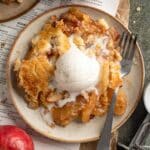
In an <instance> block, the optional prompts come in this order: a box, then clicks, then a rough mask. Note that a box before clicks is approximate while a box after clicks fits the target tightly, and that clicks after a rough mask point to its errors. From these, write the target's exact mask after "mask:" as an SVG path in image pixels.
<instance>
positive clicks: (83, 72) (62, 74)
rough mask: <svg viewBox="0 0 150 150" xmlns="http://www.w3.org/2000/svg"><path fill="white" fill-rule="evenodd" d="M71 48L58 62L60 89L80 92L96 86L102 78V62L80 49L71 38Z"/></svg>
mask: <svg viewBox="0 0 150 150" xmlns="http://www.w3.org/2000/svg"><path fill="white" fill-rule="evenodd" d="M70 45H71V46H70V49H69V51H68V52H66V53H65V54H64V55H62V56H60V57H59V58H58V60H57V62H56V70H55V79H54V81H55V84H56V87H57V88H58V89H60V90H67V91H69V92H80V91H82V90H86V89H88V88H89V87H94V86H95V85H96V84H97V83H98V81H99V79H100V74H99V73H100V63H99V62H98V61H97V60H96V58H90V57H88V56H86V55H85V54H84V53H83V52H82V51H80V50H79V49H78V48H77V46H76V45H75V44H74V43H73V42H72V40H70Z"/></svg>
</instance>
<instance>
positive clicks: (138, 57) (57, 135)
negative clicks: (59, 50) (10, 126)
mask: <svg viewBox="0 0 150 150" xmlns="http://www.w3.org/2000/svg"><path fill="white" fill-rule="evenodd" d="M70 7H71V6H65V7H59V8H54V9H51V10H49V11H48V12H46V13H44V14H42V15H41V16H39V17H37V18H36V19H35V20H33V21H32V22H31V23H29V24H28V25H27V26H26V28H25V29H24V30H23V31H22V32H21V33H20V34H19V36H18V38H17V39H16V41H15V43H14V45H13V47H12V49H11V51H10V55H9V59H8V66H7V79H8V80H7V81H8V88H9V93H10V95H11V99H12V101H13V103H14V105H15V107H16V108H17V110H18V112H19V114H20V115H21V116H22V118H23V119H24V120H25V122H26V123H28V124H29V125H30V126H31V127H32V128H33V129H34V130H36V131H37V132H39V133H41V134H42V135H44V136H46V137H48V138H51V139H55V140H59V141H65V142H87V141H94V140H96V139H98V137H99V134H100V132H101V130H102V128H103V125H104V121H105V116H104V117H96V118H94V119H93V120H91V121H90V122H89V123H86V124H82V123H76V122H73V123H71V124H69V125H68V126H66V127H65V128H64V127H59V126H56V127H55V128H51V127H49V126H48V125H47V124H46V123H45V122H44V121H43V120H42V118H41V115H40V113H39V110H32V109H29V108H28V107H27V104H26V103H25V101H24V99H23V96H22V95H21V94H20V92H19V91H18V90H17V89H16V82H15V79H14V73H13V64H14V61H15V59H16V58H20V59H22V58H23V57H24V56H25V54H26V52H27V51H28V49H29V46H30V42H31V39H32V38H33V36H34V35H35V34H36V33H38V32H39V30H40V29H41V28H42V26H43V25H44V23H45V21H47V19H49V17H50V16H51V15H58V16H59V15H60V14H61V13H63V12H65V11H67V10H68V9H69V8H70ZM76 7H78V8H79V9H80V10H82V11H84V12H86V13H87V14H89V15H90V16H92V17H93V18H95V19H96V18H100V17H102V18H105V19H106V20H107V22H108V23H109V24H110V25H111V26H114V27H116V28H117V29H118V31H119V32H120V33H121V32H123V31H127V32H129V31H128V30H127V29H126V28H125V27H124V26H123V25H122V24H121V23H120V22H119V21H117V20H116V19H115V18H113V17H111V16H110V15H108V14H106V13H104V12H102V11H100V10H97V9H93V8H90V7H87V6H79V5H76ZM136 49H137V50H136V53H135V60H134V65H133V67H132V70H131V72H130V74H129V75H128V76H127V77H126V78H125V80H124V86H123V88H124V90H125V91H126V93H127V96H128V100H129V101H128V107H127V111H126V113H125V114H124V115H123V116H121V117H114V121H113V131H114V130H116V129H118V128H119V127H120V126H121V125H123V124H124V123H125V121H126V120H127V119H128V118H129V116H130V115H131V114H132V112H133V111H134V110H135V108H136V106H137V104H138V102H139V99H140V96H141V93H142V89H143V81H144V64H143V57H142V54H141V51H140V49H139V47H138V45H137V46H136Z"/></svg>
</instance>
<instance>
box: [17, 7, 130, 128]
mask: <svg viewBox="0 0 150 150" xmlns="http://www.w3.org/2000/svg"><path fill="white" fill-rule="evenodd" d="M119 38H120V37H119V33H118V32H117V30H116V29H115V28H114V27H110V26H109V25H108V24H107V22H106V21H105V19H103V18H100V19H98V20H94V19H92V18H91V17H90V16H89V15H87V14H85V13H84V12H81V11H80V10H78V9H76V8H71V9H69V10H68V11H67V12H65V13H63V14H61V16H59V17H57V16H51V17H50V19H49V20H48V21H47V22H46V23H45V25H44V26H43V28H42V29H41V31H40V32H39V33H38V35H36V36H35V37H34V38H33V39H32V42H31V43H32V44H31V45H32V46H31V49H30V50H29V51H28V53H27V55H26V57H25V58H24V59H23V60H19V59H17V60H16V61H15V64H14V71H15V73H16V76H17V82H18V85H19V86H20V87H21V88H22V89H23V90H24V92H25V100H26V102H27V103H28V106H29V107H30V108H32V109H36V108H38V107H42V108H44V109H45V110H46V111H45V113H49V114H51V116H52V119H53V121H54V123H55V124H57V125H60V126H66V125H68V124H69V123H71V122H72V121H73V120H79V121H80V122H84V123H85V122H88V121H89V120H90V119H92V118H94V117H95V116H103V115H105V114H106V113H107V110H108V107H109V104H110V101H111V97H112V93H113V91H114V90H115V89H116V88H117V87H120V86H122V78H121V72H120V69H121V68H120V61H121V59H122V58H121V55H120V52H119V51H120V48H119V46H118V41H119ZM126 107H127V97H126V95H125V93H124V92H123V91H121V90H120V91H119V93H118V96H117V102H116V106H115V115H123V114H124V113H125V111H126Z"/></svg>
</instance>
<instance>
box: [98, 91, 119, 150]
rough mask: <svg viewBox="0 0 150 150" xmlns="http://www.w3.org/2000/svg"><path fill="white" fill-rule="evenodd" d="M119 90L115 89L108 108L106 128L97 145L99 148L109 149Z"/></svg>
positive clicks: (100, 149)
mask: <svg viewBox="0 0 150 150" xmlns="http://www.w3.org/2000/svg"><path fill="white" fill-rule="evenodd" d="M117 91H118V90H115V91H114V93H113V96H112V101H111V104H110V106H109V109H108V113H107V117H106V121H105V124H104V128H103V130H102V133H101V137H100V140H99V142H98V145H97V150H109V147H110V139H111V129H112V123H113V114H114V107H115V102H116V95H117Z"/></svg>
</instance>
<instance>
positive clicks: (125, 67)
mask: <svg viewBox="0 0 150 150" xmlns="http://www.w3.org/2000/svg"><path fill="white" fill-rule="evenodd" d="M136 39H137V37H136V36H134V35H132V34H129V33H126V32H123V34H122V36H121V39H120V43H119V45H120V47H121V55H122V61H121V77H124V76H126V75H127V74H128V73H129V72H130V70H131V66H132V62H133V56H134V53H135V46H136ZM118 89H119V87H118V88H117V89H116V90H115V91H114V93H113V96H112V101H111V104H110V106H109V110H108V113H107V117H106V121H105V124H104V128H103V130H102V133H101V137H100V140H99V142H98V145H97V150H109V148H110V139H111V129H112V122H113V114H114V106H115V102H116V95H117V93H118Z"/></svg>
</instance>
